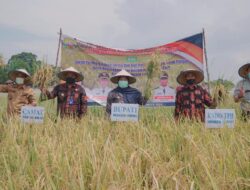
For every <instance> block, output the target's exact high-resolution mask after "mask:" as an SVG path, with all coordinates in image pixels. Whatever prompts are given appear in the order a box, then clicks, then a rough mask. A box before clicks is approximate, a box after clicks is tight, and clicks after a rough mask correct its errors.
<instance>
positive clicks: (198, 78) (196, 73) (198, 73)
mask: <svg viewBox="0 0 250 190" xmlns="http://www.w3.org/2000/svg"><path fill="white" fill-rule="evenodd" d="M188 73H192V74H193V75H194V76H195V84H199V83H200V82H201V81H203V80H204V74H203V72H202V71H199V70H195V69H187V70H184V71H181V72H180V74H179V75H178V77H177V82H178V83H179V84H182V85H185V84H187V79H186V75H187V74H188Z"/></svg>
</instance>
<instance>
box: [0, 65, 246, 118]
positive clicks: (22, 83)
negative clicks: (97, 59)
mask: <svg viewBox="0 0 250 190" xmlns="http://www.w3.org/2000/svg"><path fill="white" fill-rule="evenodd" d="M239 75H240V76H241V77H242V78H243V80H241V81H240V82H239V83H238V84H237V85H236V88H235V91H234V100H235V102H240V106H241V110H242V115H243V116H244V119H245V120H246V119H247V118H249V117H250V63H248V64H245V65H243V66H242V67H241V68H240V69H239ZM30 77H31V76H30V74H29V73H28V72H27V71H26V70H25V69H17V70H14V71H11V72H9V79H10V80H11V81H13V83H8V84H1V85H0V92H6V93H8V107H7V113H8V114H9V115H18V114H20V112H21V107H22V106H25V105H31V106H36V104H37V103H36V100H35V95H34V92H33V89H32V88H31V87H30V85H28V84H30V82H28V81H30ZM58 78H59V79H60V80H63V81H65V82H64V83H60V84H58V85H57V86H55V87H54V88H53V90H52V91H49V90H48V89H46V88H41V89H40V90H41V93H42V94H43V95H45V96H46V97H47V98H48V99H53V98H56V97H57V113H58V114H59V115H60V117H62V118H69V117H70V118H82V117H83V116H84V115H85V114H86V113H87V95H86V92H85V89H84V88H83V86H81V85H80V84H78V83H79V82H80V81H82V80H83V79H84V77H83V75H82V73H81V72H79V71H78V70H76V69H75V68H73V67H69V68H67V69H65V70H62V71H61V72H59V73H58ZM99 78H100V79H101V78H104V79H105V81H104V82H106V83H107V82H108V81H107V79H108V78H109V76H108V74H101V75H100V76H99ZM167 79H168V75H167V74H166V73H164V74H163V75H162V76H161V80H162V83H163V84H162V86H163V87H161V88H159V89H158V90H159V92H157V91H156V93H162V92H163V93H164V89H165V87H167V81H166V80H167ZM203 80H204V74H203V72H202V71H200V70H196V69H187V70H183V71H181V72H180V74H179V75H178V76H177V82H178V83H179V84H180V86H178V87H177V88H176V91H174V89H172V88H169V87H168V89H167V90H168V91H171V93H173V94H175V93H176V95H175V111H174V117H175V119H176V121H180V120H182V119H185V118H189V119H195V120H198V121H202V122H203V121H204V119H205V106H207V107H210V108H215V107H216V106H217V102H216V101H215V99H212V97H211V96H210V94H209V92H208V91H207V90H206V89H204V88H203V87H202V86H201V85H199V83H201V82H202V81H203ZM110 81H111V82H112V83H114V84H116V85H117V87H116V88H114V89H113V90H111V91H110V90H109V93H108V97H107V104H106V112H107V114H108V115H110V114H111V107H112V103H125V104H139V105H145V104H146V103H147V101H148V97H144V96H142V93H141V92H140V91H139V90H137V89H136V88H133V87H131V86H130V85H131V84H133V83H135V82H136V78H135V77H134V76H133V75H131V74H130V73H128V72H127V71H126V70H121V71H120V72H118V73H117V74H116V75H114V76H112V77H110Z"/></svg>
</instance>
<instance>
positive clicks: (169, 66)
mask: <svg viewBox="0 0 250 190" xmlns="http://www.w3.org/2000/svg"><path fill="white" fill-rule="evenodd" d="M202 42H203V34H202V33H199V34H196V35H193V36H191V37H188V38H185V39H182V40H178V41H176V42H173V43H169V44H165V45H161V46H157V47H152V48H147V49H136V50H122V49H113V48H107V47H104V46H100V45H95V44H91V43H87V42H82V41H80V40H78V39H75V38H72V37H69V36H67V35H62V40H61V67H62V68H66V67H70V66H73V67H75V68H76V69H78V70H79V71H81V72H82V73H83V75H84V81H83V82H82V83H81V85H83V87H84V89H85V91H86V93H87V96H88V102H89V104H90V105H91V104H92V105H94V104H96V103H98V104H100V105H106V99H107V95H108V93H109V92H110V91H111V90H112V89H113V88H115V87H116V84H112V83H111V82H110V80H109V78H110V77H112V76H113V75H115V74H116V73H117V72H119V71H120V70H121V69H125V70H127V71H128V72H129V73H131V74H132V75H134V76H135V77H136V78H137V82H136V83H135V84H133V85H132V86H133V87H135V88H137V89H139V90H140V91H142V92H143V90H144V88H145V84H146V80H147V66H148V64H149V63H150V61H152V59H153V58H154V59H156V60H157V63H159V64H160V68H161V71H162V73H160V74H159V76H157V77H155V78H154V79H153V83H154V86H153V89H152V94H153V96H152V99H151V100H149V101H148V104H147V105H148V106H157V105H164V106H173V105H174V103H175V89H176V87H177V86H178V84H177V82H176V77H177V75H178V74H179V73H180V71H182V70H184V69H188V68H191V69H192V68H196V69H199V70H202V71H203V65H204V64H203V43H202Z"/></svg>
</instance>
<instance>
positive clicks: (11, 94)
mask: <svg viewBox="0 0 250 190" xmlns="http://www.w3.org/2000/svg"><path fill="white" fill-rule="evenodd" d="M0 92H4V93H8V104H7V113H8V115H16V114H20V113H21V108H22V106H26V105H32V106H34V105H36V99H35V95H34V91H33V89H32V88H31V87H28V86H25V85H5V84H2V85H0Z"/></svg>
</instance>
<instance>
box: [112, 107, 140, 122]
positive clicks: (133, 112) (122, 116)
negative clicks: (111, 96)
mask: <svg viewBox="0 0 250 190" xmlns="http://www.w3.org/2000/svg"><path fill="white" fill-rule="evenodd" d="M138 113H139V105H138V104H119V103H113V104H112V106H111V121H138Z"/></svg>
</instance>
